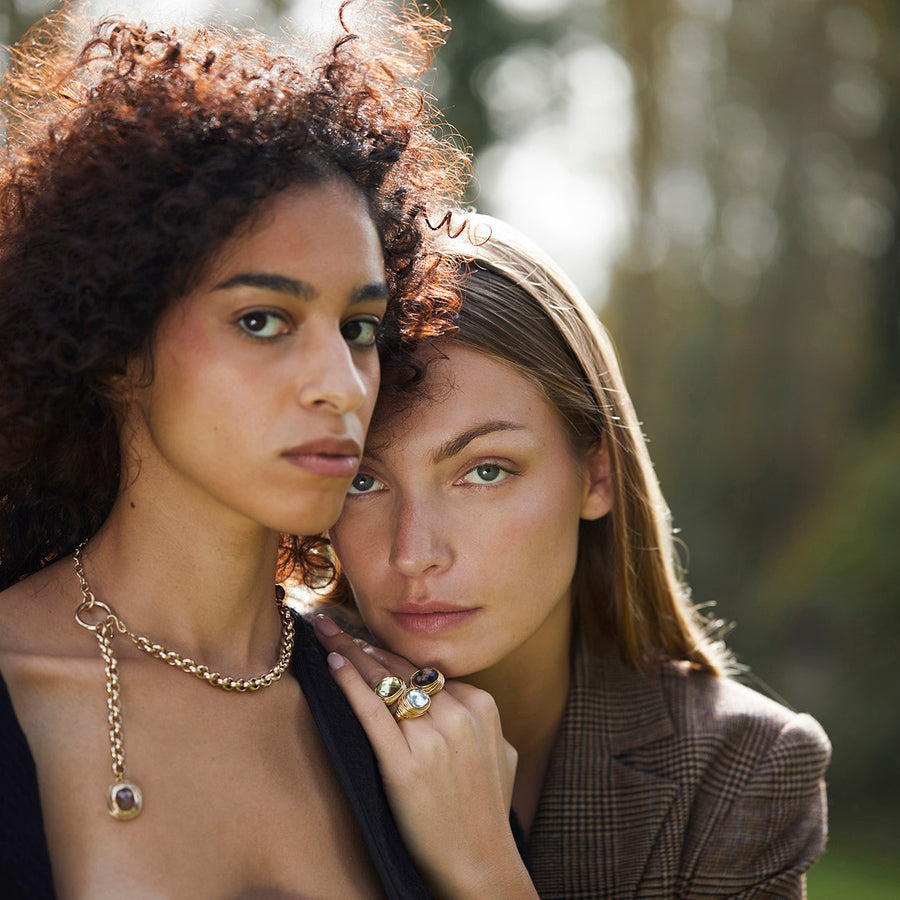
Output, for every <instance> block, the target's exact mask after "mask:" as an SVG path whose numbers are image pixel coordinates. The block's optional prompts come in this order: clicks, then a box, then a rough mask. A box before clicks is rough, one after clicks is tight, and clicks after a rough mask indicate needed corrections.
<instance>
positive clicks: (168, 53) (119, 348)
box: [0, 3, 465, 589]
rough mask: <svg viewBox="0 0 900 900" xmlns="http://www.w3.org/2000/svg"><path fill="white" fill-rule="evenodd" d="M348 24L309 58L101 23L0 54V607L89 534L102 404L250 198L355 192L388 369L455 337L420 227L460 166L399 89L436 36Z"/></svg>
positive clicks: (103, 438)
mask: <svg viewBox="0 0 900 900" xmlns="http://www.w3.org/2000/svg"><path fill="white" fill-rule="evenodd" d="M348 5H349V4H346V3H345V4H344V5H343V6H342V8H341V24H342V25H344V33H343V34H342V35H341V37H340V38H339V39H337V40H336V41H335V43H334V45H333V46H332V47H331V48H330V49H329V50H327V51H325V52H323V53H321V54H320V55H318V56H315V55H313V53H312V50H311V48H308V47H307V48H306V52H305V55H298V56H293V55H290V56H289V55H285V54H283V53H281V52H279V51H278V50H276V48H275V45H274V43H273V42H272V41H270V40H269V39H267V38H265V37H263V36H261V35H258V34H255V33H247V32H238V31H232V30H228V29H224V28H212V27H208V26H203V27H197V28H195V29H193V30H190V31H184V32H183V33H181V32H178V31H172V32H164V31H150V30H148V28H147V27H146V26H144V25H134V24H130V23H128V22H125V21H122V20H120V19H117V18H108V19H104V20H103V21H101V22H99V24H96V25H95V26H93V27H92V28H91V30H90V33H89V36H88V37H87V39H86V40H77V39H75V38H73V37H72V36H71V35H72V21H71V17H70V16H66V15H61V16H56V17H53V18H51V19H49V20H47V21H45V22H44V23H43V24H42V25H41V26H39V28H38V29H37V30H36V31H35V32H33V33H32V34H31V35H29V36H28V37H26V39H25V40H24V41H23V42H22V43H21V44H20V45H19V46H18V47H17V48H16V49H14V50H13V56H12V64H11V67H10V70H9V72H8V74H7V76H6V80H5V84H4V85H3V88H2V94H0V106H3V107H5V108H6V109H7V110H8V112H7V119H8V121H7V142H6V149H5V152H4V156H3V159H2V165H0V334H2V342H0V343H2V350H0V589H2V588H5V587H7V586H9V585H10V584H12V583H14V582H15V581H17V580H18V579H19V578H21V577H22V576H24V575H27V574H29V573H32V572H34V571H37V570H38V569H39V568H41V567H42V566H43V565H46V564H47V563H48V562H50V561H52V560H53V559H56V558H58V557H59V556H61V555H63V554H66V553H68V552H70V551H71V550H72V549H73V548H74V547H75V546H76V545H77V544H78V543H80V542H81V541H83V540H85V539H86V538H88V537H89V536H91V535H92V534H93V533H94V532H95V531H96V530H97V529H98V528H99V526H100V525H101V524H102V522H103V521H104V519H105V518H106V517H107V515H108V514H109V511H110V509H111V507H112V504H113V501H114V500H115V497H116V494H117V492H118V489H119V476H120V447H119V438H118V428H117V419H116V408H115V403H114V401H113V399H112V398H111V397H110V393H109V391H108V389H107V388H106V387H105V386H107V385H109V384H110V383H111V382H112V381H114V380H115V379H116V378H117V377H118V376H121V375H123V374H124V372H125V368H126V364H127V363H128V361H129V360H130V359H133V358H135V357H136V356H137V357H140V356H141V355H143V357H144V358H145V359H148V358H149V348H150V344H151V341H152V337H153V333H154V329H155V327H156V324H157V323H158V321H159V319H160V316H161V315H162V313H163V312H164V310H165V309H166V307H167V306H168V305H169V304H170V303H172V302H173V301H174V300H176V299H178V298H180V297H183V296H185V295H186V294H187V293H189V292H190V290H191V289H192V287H193V286H194V285H195V284H196V283H197V281H198V280H199V278H200V277H201V276H202V275H203V271H204V267H205V266H206V265H207V264H208V263H209V261H210V259H211V258H212V256H213V255H214V254H215V253H216V251H217V250H218V249H219V248H220V247H221V246H222V244H223V242H224V241H225V240H226V239H227V238H229V236H231V235H233V234H234V233H235V231H236V230H237V229H238V228H241V227H244V226H245V225H246V224H248V223H249V222H252V221H253V217H254V215H255V214H256V213H257V212H258V210H259V208H260V206H261V204H262V201H264V200H266V199H267V198H270V197H272V196H273V195H275V194H277V193H278V192H280V191H282V190H284V189H286V188H288V187H291V186H295V185H303V184H310V183H316V182H320V181H322V180H323V179H326V178H331V177H343V178H346V179H348V180H349V181H350V182H351V183H352V184H354V185H355V186H356V188H357V189H358V190H359V191H360V193H361V194H362V196H363V197H364V198H365V199H366V202H367V204H368V208H369V210H370V212H371V215H372V219H373V222H374V223H375V226H376V228H377V230H378V233H379V235H380V237H381V240H382V245H383V248H384V260H385V269H386V275H387V281H388V285H389V287H390V290H391V297H392V300H391V302H390V304H389V311H388V317H387V321H386V325H385V335H384V337H383V342H382V352H383V353H386V354H389V355H390V356H391V358H392V359H393V360H394V361H395V362H396V359H397V358H398V357H399V358H400V359H402V356H403V352H404V349H405V346H406V345H407V344H409V343H410V342H411V341H413V340H415V339H416V338H419V337H423V336H430V335H433V334H437V333H440V332H442V331H446V330H447V329H448V328H449V327H451V326H452V320H453V313H454V303H455V300H454V298H453V296H452V292H451V290H450V289H449V288H448V287H446V285H450V284H451V280H445V277H444V276H445V274H446V273H445V272H444V270H443V264H442V263H441V262H440V261H439V259H438V257H436V256H435V255H434V254H433V253H432V252H431V250H430V246H431V225H430V224H429V221H428V219H427V217H426V210H434V209H441V208H444V207H445V206H446V205H448V201H452V200H453V199H454V198H455V197H456V196H457V195H458V193H459V190H460V187H461V185H462V183H463V176H464V174H465V157H464V155H463V154H462V153H461V152H460V151H459V150H458V149H457V148H456V146H455V144H454V143H453V142H452V141H451V140H449V139H448V138H447V137H446V136H445V135H446V129H445V128H442V127H440V123H439V122H438V121H437V118H436V114H435V112H434V110H433V108H432V107H431V105H430V104H429V103H428V101H427V98H426V97H425V96H424V95H423V94H422V93H421V91H420V90H418V89H417V85H416V81H417V79H418V77H419V76H420V75H421V73H422V71H424V69H425V68H426V67H427V66H428V65H429V64H430V59H431V53H432V51H433V50H434V49H435V47H436V46H437V45H438V44H439V43H440V42H441V40H442V33H443V31H444V29H445V26H444V25H443V24H442V23H440V22H438V21H436V20H435V19H433V18H429V17H427V16H424V15H422V14H421V13H420V12H419V11H418V9H417V8H416V7H415V6H413V7H412V8H409V7H408V5H407V10H406V12H404V13H403V14H392V15H390V16H385V15H381V16H379V17H377V18H376V17H374V16H373V17H372V25H371V27H369V26H367V28H366V29H365V37H364V38H363V37H362V36H360V35H356V34H352V33H351V32H350V30H349V28H348V27H347V26H346V24H345V19H344V16H345V14H346V12H347V10H346V9H345V7H346V6H348ZM365 6H366V8H370V7H371V6H372V4H365ZM376 23H377V24H376ZM317 547H318V542H317V539H314V538H300V537H297V536H292V535H285V536H284V537H283V540H282V560H281V562H282V571H283V572H284V571H291V570H295V569H298V568H299V570H300V571H301V573H302V575H303V577H305V578H307V579H312V578H314V577H315V576H316V573H317V567H319V568H320V567H321V564H322V563H323V562H324V559H325V558H324V557H323V556H321V555H320V554H318V553H317V552H316V550H317Z"/></svg>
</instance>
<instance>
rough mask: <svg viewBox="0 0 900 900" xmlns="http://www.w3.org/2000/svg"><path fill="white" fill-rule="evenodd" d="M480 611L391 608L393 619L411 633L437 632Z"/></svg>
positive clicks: (451, 626)
mask: <svg viewBox="0 0 900 900" xmlns="http://www.w3.org/2000/svg"><path fill="white" fill-rule="evenodd" d="M479 612H480V608H479V607H475V608H474V609H443V610H429V611H424V610H423V611H422V612H409V611H399V610H393V611H392V612H391V616H392V617H393V618H394V621H395V622H397V624H398V625H399V626H400V627H401V628H403V629H404V630H405V631H408V632H410V633H411V634H438V633H439V632H442V631H448V630H450V629H451V628H456V627H457V626H459V625H462V624H464V623H465V622H468V621H469V620H470V619H472V618H473V617H474V616H476V615H478V613H479Z"/></svg>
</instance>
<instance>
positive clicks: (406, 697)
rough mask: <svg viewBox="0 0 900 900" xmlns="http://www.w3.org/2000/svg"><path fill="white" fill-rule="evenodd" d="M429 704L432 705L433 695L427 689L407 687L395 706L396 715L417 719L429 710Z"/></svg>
mask: <svg viewBox="0 0 900 900" xmlns="http://www.w3.org/2000/svg"><path fill="white" fill-rule="evenodd" d="M429 706H431V697H429V696H428V694H426V693H425V691H420V690H419V689H418V688H407V689H406V690H405V691H404V692H403V694H402V696H401V697H400V699H399V700H398V701H397V705H396V706H395V707H394V715H395V716H396V717H397V718H398V719H417V718H418V717H419V716H424V715H425V713H427V712H428V707H429Z"/></svg>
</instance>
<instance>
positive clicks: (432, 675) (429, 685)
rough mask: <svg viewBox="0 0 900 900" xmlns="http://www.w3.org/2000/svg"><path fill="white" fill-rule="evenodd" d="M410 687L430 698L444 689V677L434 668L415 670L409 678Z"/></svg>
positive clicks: (427, 667) (426, 667)
mask: <svg viewBox="0 0 900 900" xmlns="http://www.w3.org/2000/svg"><path fill="white" fill-rule="evenodd" d="M409 684H410V687H414V688H418V689H419V690H420V691H425V693H426V694H428V696H429V697H430V696H431V695H432V694H436V693H437V692H438V691H439V690H441V689H442V688H443V687H444V676H443V675H442V674H441V673H440V672H438V670H437V669H435V668H434V666H425V667H424V668H422V669H417V670H416V671H415V672H413V673H412V675H410V676H409Z"/></svg>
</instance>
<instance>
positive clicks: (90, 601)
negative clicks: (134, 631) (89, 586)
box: [75, 594, 115, 631]
mask: <svg viewBox="0 0 900 900" xmlns="http://www.w3.org/2000/svg"><path fill="white" fill-rule="evenodd" d="M89 609H99V610H101V611H102V612H104V613H105V615H104V616H103V618H102V619H100V621H99V622H97V623H96V624H94V625H92V624H91V623H90V622H85V621H84V619H82V618H81V614H82V613H86V612H87V611H88V610H89ZM110 619H115V616H114V615H113V611H112V610H111V609H110V608H109V607H108V606H107V605H106V604H105V603H104V602H103V601H102V600H98V599H97V598H96V597H95V596H94V595H93V594H91V595H90V596H89V597H88V598H87V599H86V600H83V601H82V602H81V603H79V604H78V609H76V610H75V621H76V622H77V623H78V624H79V625H80V626H81V627H82V628H87V630H88V631H97V630H98V629H100V628H101V627H102V626H103V625H105V624H106V622H108V621H109V620H110Z"/></svg>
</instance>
